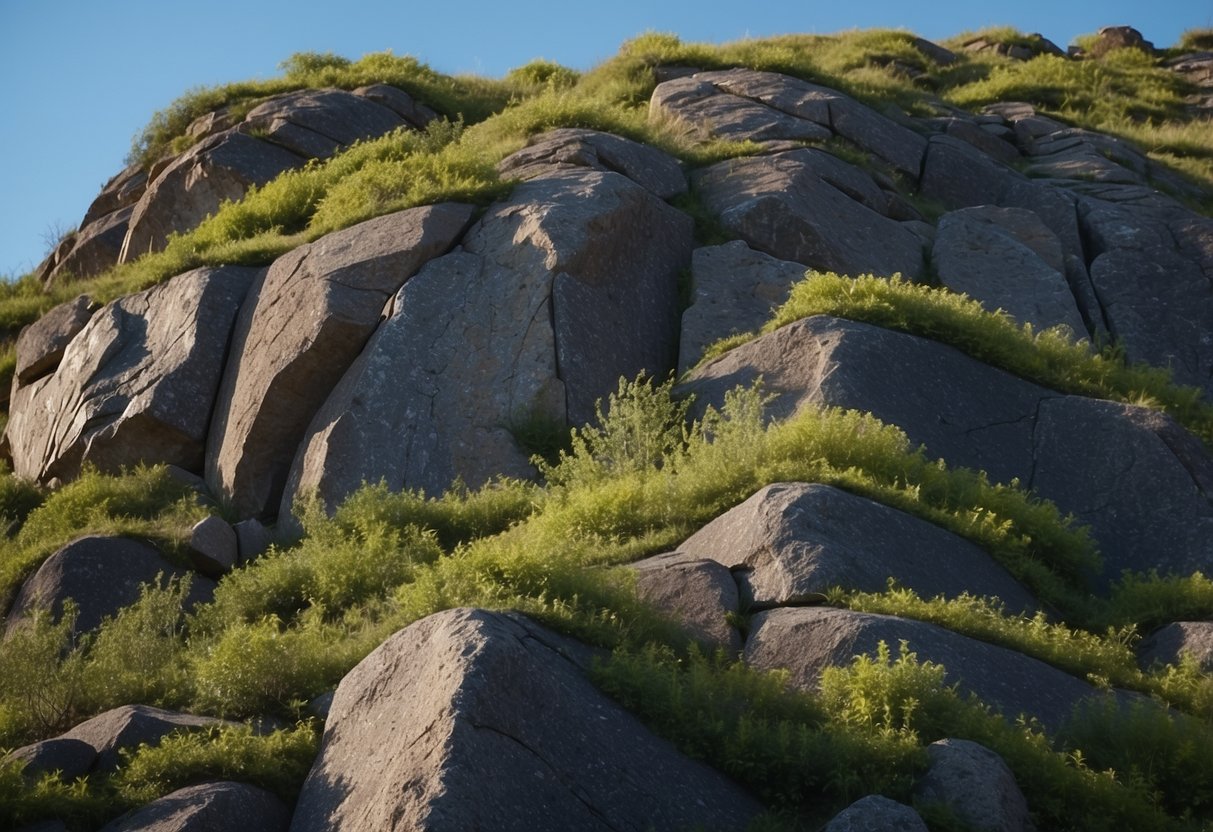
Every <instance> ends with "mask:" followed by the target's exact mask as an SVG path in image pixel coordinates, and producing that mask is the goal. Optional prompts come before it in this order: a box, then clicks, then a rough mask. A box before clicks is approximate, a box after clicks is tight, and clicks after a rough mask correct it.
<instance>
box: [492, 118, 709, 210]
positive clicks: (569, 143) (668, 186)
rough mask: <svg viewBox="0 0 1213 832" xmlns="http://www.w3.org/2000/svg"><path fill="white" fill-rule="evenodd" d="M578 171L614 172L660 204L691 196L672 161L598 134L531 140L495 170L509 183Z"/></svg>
mask: <svg viewBox="0 0 1213 832" xmlns="http://www.w3.org/2000/svg"><path fill="white" fill-rule="evenodd" d="M576 168H590V169H592V170H601V171H614V172H615V173H618V174H622V175H623V176H626V177H627V178H628V179H631V180H632V181H633V182H635V183H636V184H637V185H639V186H640V187H642V188H644V189H645V190H647V191H650V192H651V193H652V194H653V195H654V196H658V197H660V198H661V199H672V198H674V197H676V196H679V195H680V194H685V193H686V192H687V179H686V175H685V174H683V172H682V168H681V167H680V166H679V164H678V160H677V159H675V158H674V157H672V156H670V155H668V154H666V153H663V152H661V151H660V150H657V149H656V148H653V147H649V146H648V145H644V144H640V143H639V142H634V141H631V140H629V139H625V138H622V137H620V136H615V135H613V134H611V133H602V132H600V131H597V130H578V129H573V128H567V127H566V128H562V129H560V130H552V131H550V132H547V133H540V134H539V135H538V136H532V137H531V139H530V140H529V141H528V142H527V146H526V147H525V148H523V149H522V150H519V151H517V152H516V153H512V154H510V155H509V156H507V157H505V158H504V159H502V160H501V161H500V162H499V163H498V164H497V171H498V172H499V173H500V174H501V175H502V176H504V177H507V178H510V179H524V180H525V179H535V178H536V177H539V176H543V175H545V174H549V173H553V172H555V171H561V170H569V169H576Z"/></svg>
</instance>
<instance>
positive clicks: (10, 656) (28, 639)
mask: <svg viewBox="0 0 1213 832" xmlns="http://www.w3.org/2000/svg"><path fill="white" fill-rule="evenodd" d="M75 624H76V607H75V604H74V603H73V602H72V601H68V602H66V603H65V604H64V609H63V615H62V617H61V618H60V619H59V620H58V621H55V620H54V618H53V617H52V616H51V615H50V613H49V612H48V611H46V610H35V611H34V612H33V613H32V614H31V615H30V616H29V617H28V618H27V619H26V620H25V621H23V622H22V623H20V624H19V625H18V626H16V627H15V628H13V629H11V630H10V631H9V632H8V633H6V635H5V638H4V641H3V642H2V643H0V746H3V745H9V744H16V742H15V741H21V740H28V739H30V738H32V737H47V736H51V735H53V734H56V733H58V732H59V731H61V730H63V729H65V728H67V727H69V726H70V725H72V724H73V721H74V720H75V718H76V717H77V716H78V715H79V713H80V699H81V695H82V692H83V683H84V664H83V658H82V656H81V654H80V652H79V651H77V650H75V649H74V648H75V644H76V635H75V632H74V631H75Z"/></svg>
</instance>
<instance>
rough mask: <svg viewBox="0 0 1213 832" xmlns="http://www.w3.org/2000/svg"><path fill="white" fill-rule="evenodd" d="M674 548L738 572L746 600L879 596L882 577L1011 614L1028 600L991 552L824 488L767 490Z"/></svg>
mask: <svg viewBox="0 0 1213 832" xmlns="http://www.w3.org/2000/svg"><path fill="white" fill-rule="evenodd" d="M678 551H679V552H680V553H682V554H684V555H687V556H693V557H701V558H710V559H712V560H714V561H716V562H718V563H721V564H723V565H724V566H727V567H729V568H730V569H733V570H737V571H739V572H740V573H741V575H742V576H743V580H744V585H745V586H746V587H747V588H748V590H749V596H750V597H749V598H748V599H746V600H748V601H749V602H750V604H752V605H758V606H761V607H771V606H779V605H782V604H789V603H796V602H800V601H803V600H804V599H806V598H808V597H810V596H813V595H815V594H819V593H824V592H827V591H828V590H830V589H831V588H833V587H842V588H843V589H848V590H859V591H861V592H883V591H884V590H885V589H887V587H888V581H889V579H895V580H896V581H897V583H898V584H899V585H900V586H903V587H906V588H908V589H912V590H914V591H915V592H917V593H918V594H919V595H920V596H921V597H923V598H933V597H935V596H937V595H943V596H946V597H949V598H955V597H957V596H959V595H960V594H962V593H965V592H968V593H970V594H973V595H978V596H985V597H995V598H998V599H1000V600H1001V601H1002V602H1003V603H1004V604H1005V605H1006V606H1007V608H1008V609H1009V610H1010V611H1012V612H1023V611H1028V610H1031V609H1033V608H1035V606H1036V604H1035V599H1034V598H1033V597H1032V595H1031V593H1029V592H1028V591H1027V590H1026V589H1024V588H1023V586H1022V585H1020V584H1019V582H1018V581H1016V580H1015V579H1014V578H1012V577H1011V575H1010V574H1009V573H1008V572H1007V571H1006V570H1005V569H1003V568H1002V567H1001V566H1000V565H998V564H997V563H995V562H994V561H993V560H992V559H991V558H990V556H989V555H987V554H986V553H985V552H984V551H982V550H981V549H980V548H978V547H977V546H974V545H973V544H972V543H970V542H969V541H967V540H965V539H964V538H961V537H958V536H956V535H954V534H952V533H951V532H948V531H945V530H944V529H941V528H940V527H938V526H935V525H933V524H931V523H928V522H926V521H925V520H920V519H918V518H917V517H914V516H912V515H909V514H906V513H904V512H901V511H898V510H897V509H893V508H889V507H888V506H885V505H882V504H880V503H877V502H873V501H872V500H868V499H866V498H864V497H858V496H856V495H854V494H849V493H847V492H845V491H841V490H839V489H837V488H834V487H832V486H828V485H820V484H816V483H813V484H808V483H777V484H775V485H768V486H767V487H765V488H763V489H761V490H760V491H758V492H757V493H756V494H754V495H753V496H752V497H750V498H749V499H748V500H746V501H745V502H743V503H741V504H740V505H738V506H735V507H734V508H732V509H730V510H729V511H727V512H725V513H724V514H722V515H721V516H720V517H717V518H716V519H715V520H713V521H712V522H711V523H708V524H707V525H706V526H704V527H703V528H702V529H700V530H699V531H698V532H696V533H695V534H693V535H692V536H691V537H689V538H687V539H686V540H685V541H683V543H682V545H680V546H679V547H678Z"/></svg>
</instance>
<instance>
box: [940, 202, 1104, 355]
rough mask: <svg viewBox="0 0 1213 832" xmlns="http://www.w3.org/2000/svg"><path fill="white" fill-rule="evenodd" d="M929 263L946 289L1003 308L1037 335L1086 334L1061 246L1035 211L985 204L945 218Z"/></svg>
mask: <svg viewBox="0 0 1213 832" xmlns="http://www.w3.org/2000/svg"><path fill="white" fill-rule="evenodd" d="M931 262H932V264H933V265H934V266H935V270H936V273H937V275H938V277H939V280H940V282H941V283H942V284H943V285H944V286H946V287H948V288H949V289H951V290H953V291H955V292H962V293H964V294H966V295H968V296H969V297H971V298H973V299H975V300H977V301H979V302H980V303H981V305H982V306H984V307H985V308H986V309H988V310H990V311H991V312H992V311H995V310H997V309H1001V310H1003V311H1004V312H1006V313H1007V314H1008V315H1010V316H1011V317H1012V318H1014V319H1015V320H1016V321H1018V322H1020V323H1029V324H1031V325H1032V327H1033V329H1035V330H1036V331H1040V330H1043V329H1049V328H1050V327H1055V326H1066V327H1069V329H1070V332H1071V333H1072V334H1073V335H1074V337H1083V336H1085V335H1086V333H1087V329H1086V323H1085V322H1084V321H1083V318H1082V315H1081V314H1080V313H1079V310H1078V305H1077V304H1076V303H1075V301H1074V296H1073V294H1071V292H1070V285H1069V283H1068V282H1067V281H1066V276H1065V269H1066V266H1065V259H1064V254H1063V252H1062V248H1061V242H1060V241H1059V240H1058V239H1057V237H1056V235H1054V234H1053V233H1052V232H1051V231H1049V229H1048V228H1047V227H1046V226H1045V225H1044V223H1043V222H1041V220H1040V218H1039V217H1038V216H1037V215H1036V214H1035V213H1033V212H1032V211H1028V210H1026V209H1023V208H996V207H994V206H990V205H986V206H981V207H976V208H964V209H961V210H959V211H953V212H951V213H949V214H945V215H944V216H943V217H942V218H941V219H940V220H939V231H938V234H937V235H936V237H935V246H934V248H933V249H932V251H931Z"/></svg>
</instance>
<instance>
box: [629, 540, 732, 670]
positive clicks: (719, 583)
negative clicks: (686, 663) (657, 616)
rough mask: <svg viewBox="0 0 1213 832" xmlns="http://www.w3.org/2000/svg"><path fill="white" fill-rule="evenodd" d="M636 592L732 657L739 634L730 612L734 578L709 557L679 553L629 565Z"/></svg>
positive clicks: (694, 636) (689, 632)
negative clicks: (634, 576)
mask: <svg viewBox="0 0 1213 832" xmlns="http://www.w3.org/2000/svg"><path fill="white" fill-rule="evenodd" d="M631 569H632V571H633V572H634V573H635V575H636V594H637V595H639V596H640V598H641V599H642V600H644V601H645V602H647V603H649V604H651V605H652V606H653V607H655V608H656V609H658V610H660V611H661V612H662V613H663V614H665V615H667V616H669V617H670V618H671V619H673V620H674V621H675V622H677V623H678V624H679V625H680V626H681V627H682V629H683V631H684V632H685V633H686V634H687V636H689V637H690V638H691V639H693V640H694V641H697V642H699V643H700V644H702V645H705V646H707V647H708V648H709V649H711V650H715V649H717V648H723V649H724V650H727V651H728V652H729V654H730V655H736V654H737V653H738V652H739V651H740V650H741V647H742V642H741V634H740V633H739V632H738V631H737V627H736V626H735V622H734V620H731V619H730V617H731V616H737V615H738V614H740V612H741V599H740V595H739V593H738V587H737V581H736V580H735V579H734V578H733V574H732V572H730V571H729V569H728V567H726V566H724V565H723V564H721V563H719V562H718V561H715V560H707V559H704V558H695V557H687V556H685V555H682V554H679V553H670V554H664V555H654V556H653V557H650V558H645V559H644V560H640V561H637V562H636V563H633V564H632V565H631Z"/></svg>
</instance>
